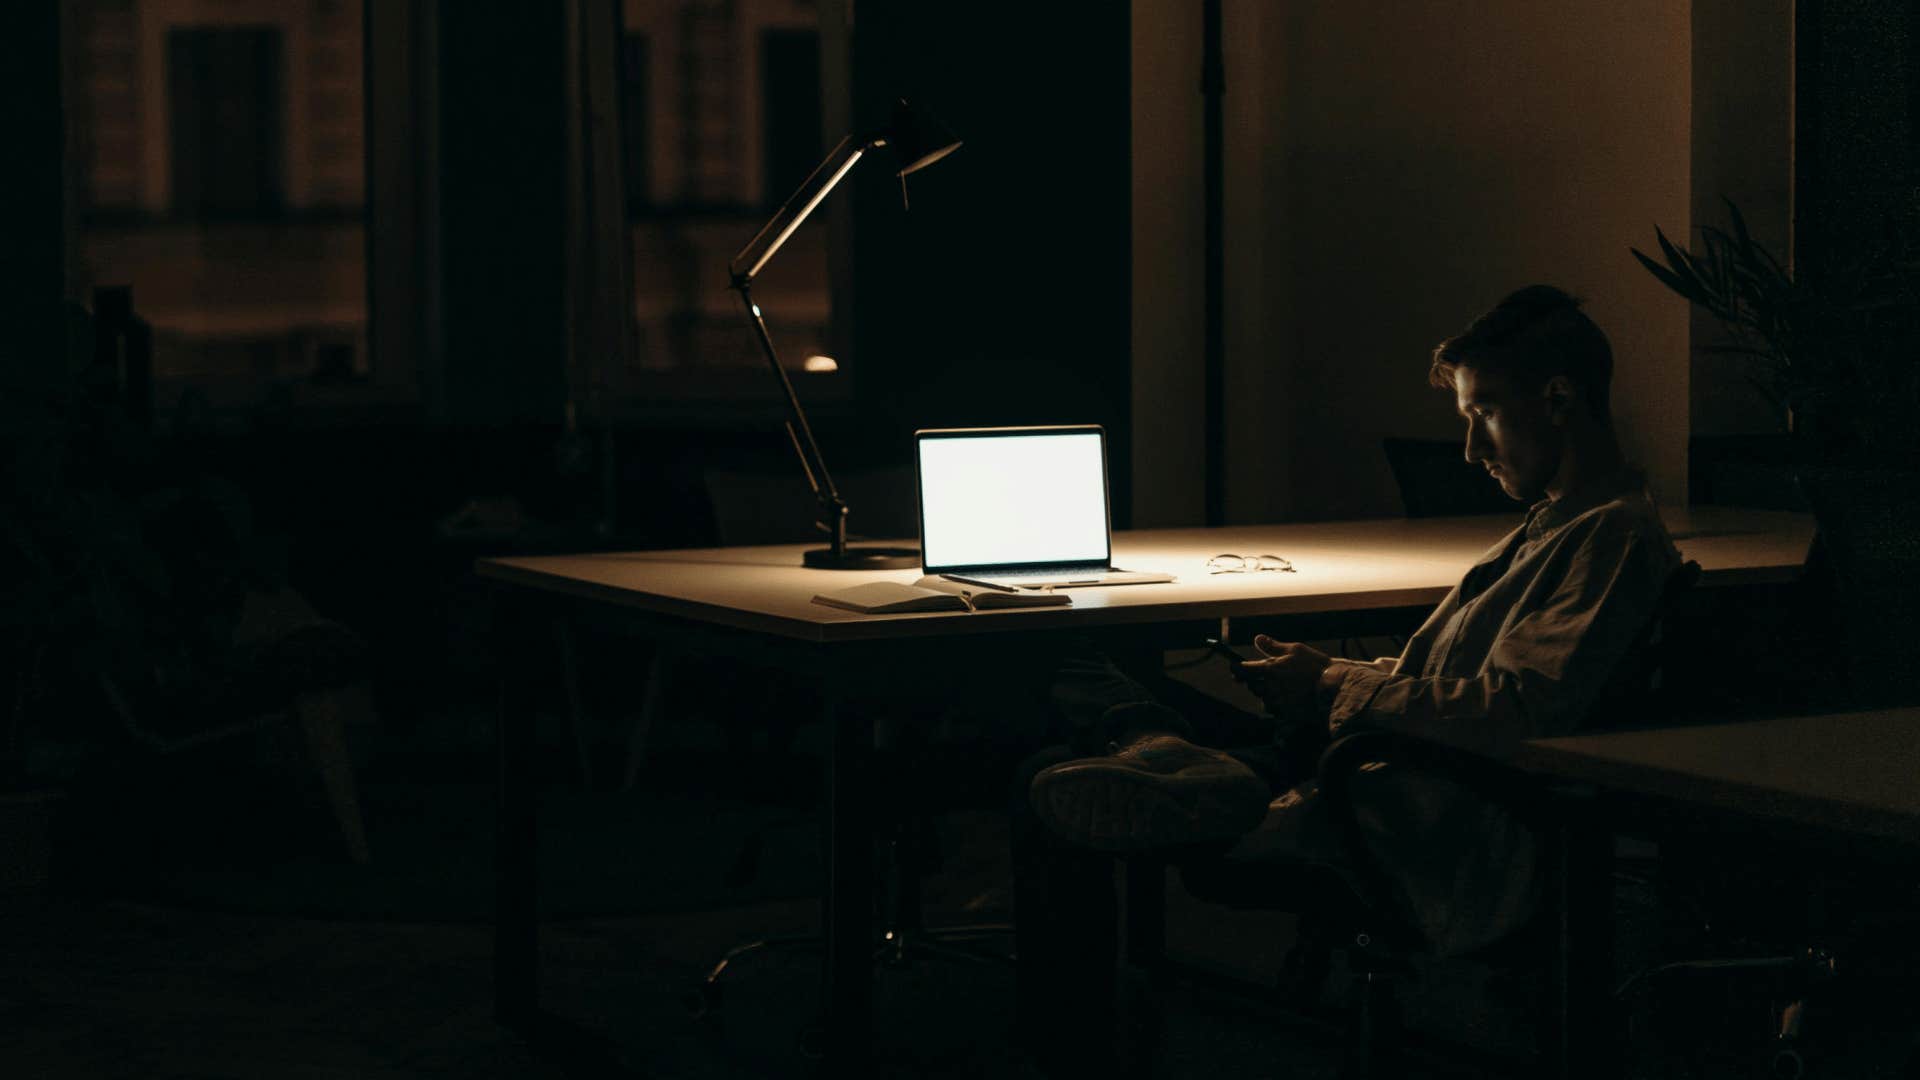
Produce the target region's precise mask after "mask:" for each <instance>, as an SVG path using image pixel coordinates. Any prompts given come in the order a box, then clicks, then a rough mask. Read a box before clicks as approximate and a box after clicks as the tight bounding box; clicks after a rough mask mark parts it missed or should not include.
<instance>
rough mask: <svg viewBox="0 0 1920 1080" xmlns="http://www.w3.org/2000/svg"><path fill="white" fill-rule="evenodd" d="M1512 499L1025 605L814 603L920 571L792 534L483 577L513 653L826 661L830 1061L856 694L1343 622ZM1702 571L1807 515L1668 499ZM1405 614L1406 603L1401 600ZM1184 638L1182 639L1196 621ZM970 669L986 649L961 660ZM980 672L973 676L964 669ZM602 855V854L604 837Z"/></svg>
mask: <svg viewBox="0 0 1920 1080" xmlns="http://www.w3.org/2000/svg"><path fill="white" fill-rule="evenodd" d="M1519 519H1520V516H1519V515H1518V514H1515V515H1513V516H1511V517H1508V516H1505V515H1492V516H1486V517H1473V518H1430V519H1420V520H1409V519H1388V520H1375V521H1359V522H1326V523H1316V524H1304V525H1274V526H1258V527H1238V528H1225V529H1170V530H1150V531H1141V532H1131V533H1120V534H1118V535H1117V536H1116V537H1115V541H1114V561H1115V563H1116V564H1118V565H1120V566H1123V567H1126V568H1127V569H1133V570H1163V571H1166V572H1169V573H1172V574H1174V575H1176V577H1177V578H1178V580H1177V581H1175V582H1174V583H1172V584H1165V585H1144V586H1125V587H1118V588H1096V589H1080V590H1075V592H1074V594H1073V595H1074V601H1073V606H1072V607H1069V608H1044V609H1030V610H1025V611H993V612H979V613H932V614H907V615H881V616H869V615H859V614H857V613H853V612H848V611H843V610H840V609H837V608H830V607H826V606H824V605H820V604H815V603H812V597H813V595H814V594H815V593H817V592H824V591H829V590H832V589H838V588H845V587H847V586H850V585H857V584H860V583H862V582H865V581H876V580H894V581H908V582H910V581H912V580H913V579H914V578H915V577H917V576H918V574H917V573H916V572H914V571H873V572H835V571H825V570H810V569H807V568H805V567H803V566H801V565H800V554H801V551H802V550H803V548H802V547H801V546H799V545H789V546H780V547H750V548H724V549H707V550H694V551H654V552H624V553H610V554H594V555H567V556H552V557H535V558H511V559H484V560H481V561H480V562H479V563H478V564H477V571H478V573H479V574H480V576H481V577H483V578H485V579H487V580H489V581H491V582H494V583H496V584H498V585H500V586H503V587H505V588H506V589H507V594H506V596H505V597H504V599H506V600H507V601H508V602H509V603H508V604H507V605H503V616H502V620H501V621H502V623H503V626H504V628H505V630H506V631H507V632H508V634H509V636H508V637H507V638H505V639H503V644H502V645H501V647H500V655H499V657H498V661H499V667H500V669H501V670H502V672H503V675H504V674H505V673H507V672H510V671H511V669H512V667H513V662H514V661H515V659H516V658H517V657H518V656H519V654H520V648H521V646H520V644H519V643H518V642H516V641H514V640H513V639H512V637H511V634H512V632H513V631H514V630H515V629H516V627H524V626H526V625H528V624H529V623H533V622H539V621H540V620H541V619H542V618H545V617H568V616H574V615H578V616H582V617H592V618H595V619H597V620H602V621H606V620H611V621H613V622H615V623H617V624H619V625H620V626H621V627H622V628H623V629H626V630H629V631H633V632H638V633H642V634H647V635H653V636H656V637H661V638H671V639H673V640H674V641H675V642H676V643H677V644H678V645H681V646H683V647H694V648H704V649H711V650H713V651H716V652H722V653H725V652H743V651H749V650H751V651H753V652H754V654H755V656H756V657H757V658H761V659H765V660H768V661H769V662H775V663H781V664H783V665H786V666H791V667H792V668H793V669H795V670H797V671H802V672H805V673H807V674H808V675H809V676H810V677H813V678H815V679H817V680H818V682H819V684H820V686H821V689H822V692H823V697H824V699H825V700H826V701H827V702H828V703H829V705H828V709H827V712H828V724H829V730H830V732H831V734H830V737H829V745H830V752H829V754H828V760H827V763H826V770H827V792H828V796H827V830H828V831H827V851H828V859H827V880H826V882H825V887H824V891H823V897H822V920H823V924H824V926H825V928H826V934H827V940H828V945H827V957H826V965H825V966H826V982H827V995H826V999H825V1000H826V1006H827V1043H826V1052H827V1061H826V1069H825V1071H826V1074H827V1075H843V1074H845V1073H847V1072H848V1071H850V1070H851V1069H853V1068H857V1067H858V1066H859V1064H860V1063H861V1061H862V1060H863V1059H864V1058H865V1057H866V1055H867V1051H868V1043H869V1035H870V1031H869V1025H870V1016H871V1000H870V997H871V971H870V968H869V964H870V953H871V947H872V912H871V905H870V904H869V902H868V901H869V898H870V896H871V891H872V872H873V868H872V852H871V850H870V846H869V837H868V836H867V831H868V830H869V828H870V827H871V816H870V812H869V791H868V788H869V786H870V785H869V777H868V758H869V754H870V750H871V745H870V744H871V741H872V730H871V725H870V723H869V722H868V720H867V717H866V715H865V714H863V713H862V712H861V711H860V710H859V709H858V708H856V707H853V706H852V703H853V702H856V701H858V700H861V699H868V700H875V699H878V700H881V701H884V699H885V697H886V695H887V693H888V692H889V688H890V687H895V686H901V685H911V684H913V683H914V682H915V681H916V678H917V677H919V676H921V675H924V674H927V673H938V672H939V671H940V670H941V669H943V668H951V667H952V666H953V660H952V656H951V648H952V647H953V646H955V645H957V644H961V643H965V642H969V641H971V642H972V643H973V644H977V645H983V646H986V645H996V644H997V645H999V646H1000V647H1015V646H1016V645H1017V643H1018V642H1020V641H1025V640H1030V637H1029V635H1036V634H1037V635H1052V634H1058V633H1072V632H1080V631H1089V630H1095V629H1128V630H1133V631H1139V632H1146V633H1152V634H1159V635H1164V636H1165V637H1166V638H1167V639H1169V640H1171V639H1173V638H1175V637H1177V636H1178V635H1180V634H1183V633H1185V634H1190V633H1191V632H1192V631H1194V630H1197V629H1203V628H1204V629H1208V630H1209V631H1210V630H1212V629H1217V628H1218V620H1220V619H1221V618H1223V617H1227V618H1240V619H1248V618H1252V619H1260V620H1275V619H1278V620H1282V624H1283V625H1284V626H1285V627H1286V628H1287V629H1288V630H1289V631H1291V632H1293V633H1294V634H1295V636H1298V637H1301V638H1315V637H1327V636H1336V635H1339V634H1342V633H1350V632H1352V631H1351V630H1348V629H1346V628H1345V627H1346V626H1347V625H1348V624H1347V623H1344V622H1343V621H1342V620H1345V619H1349V618H1351V617H1352V616H1353V615H1355V614H1356V613H1366V612H1380V611H1401V610H1402V609H1408V608H1421V607H1426V606H1430V605H1432V604H1434V603H1436V602H1438V601H1439V600H1440V599H1441V598H1442V597H1443V596H1445V595H1446V593H1447V591H1448V590H1449V589H1451V588H1452V587H1453V586H1454V584H1455V583H1456V582H1458V580H1459V579H1460V576H1461V574H1462V573H1463V572H1464V571H1465V570H1466V568H1467V567H1468V566H1469V565H1471V564H1472V563H1473V561H1474V560H1475V559H1476V558H1478V557H1479V556H1480V555H1481V554H1482V553H1483V552H1485V550H1486V549H1487V548H1488V547H1489V546H1491V545H1492V544H1493V543H1494V542H1495V541H1496V540H1498V539H1499V538H1500V537H1501V536H1503V535H1504V534H1505V533H1506V532H1508V531H1509V530H1511V529H1512V528H1513V527H1514V526H1515V525H1516V524H1517V523H1518V521H1519ZM1667 523H1668V525H1669V527H1670V528H1671V529H1672V530H1673V532H1674V535H1675V539H1676V541H1677V542H1678V543H1679V545H1680V548H1681V551H1682V552H1683V553H1684V554H1685V555H1686V556H1687V557H1688V558H1691V559H1694V560H1696V561H1698V562H1699V563H1700V565H1701V567H1702V570H1703V571H1704V572H1703V575H1702V579H1701V584H1702V585H1703V586H1716V585H1729V584H1743V583H1764V582H1779V581H1791V580H1793V579H1794V578H1795V577H1796V576H1797V575H1798V574H1799V572H1800V568H1801V566H1802V565H1803V564H1804V563H1805V561H1806V558H1807V554H1808V551H1809V549H1810V547H1811V544H1812V541H1813V520H1812V518H1811V517H1808V516H1806V515H1800V514H1785V513H1772V512H1763V511H1741V510H1729V509H1720V508H1697V509H1693V510H1670V511H1667ZM1223 552H1234V553H1239V554H1248V555H1257V554H1273V555H1280V556H1282V557H1284V558H1286V559H1288V560H1290V561H1291V562H1292V563H1293V565H1294V567H1295V569H1296V572H1294V573H1280V572H1273V571H1266V572H1260V573H1250V574H1218V575H1210V574H1208V573H1207V570H1206V561H1207V559H1208V558H1210V557H1211V556H1214V555H1218V554H1221V553H1223ZM1403 614H1404V613H1403ZM1189 640H1192V639H1191V638H1189ZM972 670H973V671H975V672H977V671H978V670H980V669H978V668H974V669H972ZM976 681H977V676H976ZM526 689H527V688H526V687H525V686H524V685H523V684H522V685H516V684H515V682H514V680H512V679H504V678H503V694H502V699H501V700H502V709H501V717H500V727H499V745H500V783H501V798H500V820H499V855H498V864H497V873H498V884H497V888H498V907H497V914H496V937H495V959H494V970H495V980H496V981H495V989H494V994H495V1006H496V1010H497V1011H498V1013H499V1015H500V1017H501V1018H502V1019H503V1020H504V1021H506V1022H509V1023H515V1024H527V1023H530V1022H532V1021H534V1020H536V1019H538V997H537V974H538V972H537V964H536V957H537V936H536V935H537V896H536V885H537V874H536V863H535V857H536V853H535V850H534V835H535V833H534V793H533V790H532V787H533V785H532V779H533V777H532V767H531V758H532V756H533V755H532V751H533V747H534V739H533V715H534V710H533V709H531V708H530V707H528V705H529V702H527V701H526V700H525V699H524V696H523V695H524V693H525V691H526ZM609 856H610V857H613V856H614V853H609Z"/></svg>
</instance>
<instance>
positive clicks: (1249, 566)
mask: <svg viewBox="0 0 1920 1080" xmlns="http://www.w3.org/2000/svg"><path fill="white" fill-rule="evenodd" d="M1260 570H1280V571H1284V572H1286V573H1289V574H1291V573H1293V572H1294V570H1293V564H1292V563H1290V562H1288V561H1287V560H1285V559H1283V558H1281V557H1280V556H1278V555H1215V556H1214V557H1213V558H1211V559H1208V560H1207V573H1209V574H1251V573H1254V572H1256V571H1260Z"/></svg>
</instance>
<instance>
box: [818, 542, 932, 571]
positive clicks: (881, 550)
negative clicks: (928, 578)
mask: <svg viewBox="0 0 1920 1080" xmlns="http://www.w3.org/2000/svg"><path fill="white" fill-rule="evenodd" d="M800 561H801V562H802V563H804V564H806V565H808V566H811V567H813V568H814V569H816V570H909V569H912V568H913V567H916V566H919V565H920V549H919V548H916V547H850V548H848V549H847V550H846V552H845V553H844V554H840V555H835V554H834V553H833V549H832V548H814V549H813V550H812V551H809V552H807V553H806V554H804V555H802V556H801V557H800Z"/></svg>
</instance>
